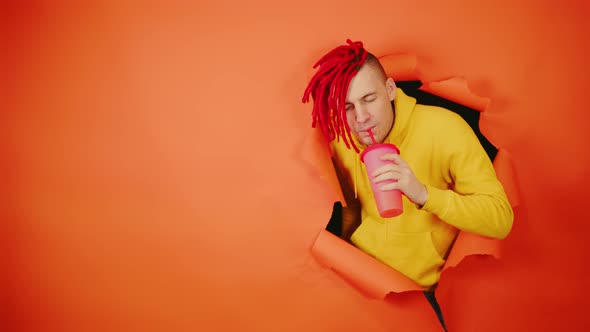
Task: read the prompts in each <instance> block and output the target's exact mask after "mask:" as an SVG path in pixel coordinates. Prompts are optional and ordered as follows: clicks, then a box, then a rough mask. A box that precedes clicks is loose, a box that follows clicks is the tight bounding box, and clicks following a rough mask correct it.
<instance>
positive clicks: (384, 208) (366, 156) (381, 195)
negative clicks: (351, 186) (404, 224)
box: [361, 143, 403, 218]
mask: <svg viewBox="0 0 590 332" xmlns="http://www.w3.org/2000/svg"><path fill="white" fill-rule="evenodd" d="M391 153H395V154H399V149H398V148H397V147H396V146H395V145H393V144H389V143H381V144H373V145H371V146H370V147H368V148H366V149H365V151H363V153H361V161H362V162H363V163H364V164H365V167H366V168H367V175H368V176H369V181H370V182H371V189H372V190H373V197H375V203H377V210H379V215H381V217H383V218H392V217H395V216H398V215H400V214H401V213H402V212H403V206H402V193H401V191H399V190H398V189H396V190H387V191H382V190H381V189H379V187H381V186H382V185H385V184H388V183H394V182H397V180H386V181H383V182H379V183H374V182H373V177H372V176H371V173H373V172H374V171H375V170H376V169H377V168H379V167H381V166H383V165H387V164H390V163H393V161H391V160H381V159H379V158H380V157H381V156H383V155H386V154H391Z"/></svg>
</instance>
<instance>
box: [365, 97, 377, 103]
mask: <svg viewBox="0 0 590 332" xmlns="http://www.w3.org/2000/svg"><path fill="white" fill-rule="evenodd" d="M375 99H377V97H375V96H371V97H367V98H365V102H367V103H370V102H372V101H375Z"/></svg>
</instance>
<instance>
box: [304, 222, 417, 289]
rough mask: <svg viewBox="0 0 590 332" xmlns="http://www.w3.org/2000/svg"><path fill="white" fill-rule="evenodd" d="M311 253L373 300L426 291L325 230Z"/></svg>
mask: <svg viewBox="0 0 590 332" xmlns="http://www.w3.org/2000/svg"><path fill="white" fill-rule="evenodd" d="M311 252H312V254H313V255H314V257H316V259H317V260H318V261H319V262H320V264H322V265H324V266H326V267H328V268H331V269H333V270H334V271H336V272H337V273H338V274H339V275H341V276H342V277H343V278H344V279H346V280H347V281H349V282H350V283H351V284H352V285H353V286H355V287H356V288H358V289H359V290H361V291H362V292H364V293H366V294H367V295H368V296H370V297H373V298H385V296H386V295H387V294H388V293H390V292H396V293H399V292H405V291H411V290H423V287H421V286H420V285H418V284H417V283H415V282H414V281H412V280H410V279H409V278H407V277H406V276H404V275H403V274H401V273H399V272H397V271H396V270H394V269H392V268H391V267H389V266H387V265H385V264H383V263H381V262H379V261H377V260H376V259H374V258H372V257H371V256H369V255H367V254H366V253H364V252H362V251H361V250H359V249H357V248H355V247H354V246H352V245H350V244H349V243H348V242H346V241H344V240H342V239H341V238H339V237H337V236H335V235H334V234H332V233H330V232H328V231H326V230H322V231H321V232H320V234H319V236H318V237H317V239H316V241H315V243H314V245H313V247H312V249H311Z"/></svg>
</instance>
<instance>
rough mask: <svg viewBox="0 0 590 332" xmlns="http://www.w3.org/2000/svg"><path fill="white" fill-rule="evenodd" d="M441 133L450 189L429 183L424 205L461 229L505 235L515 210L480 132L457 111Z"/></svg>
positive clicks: (439, 143) (441, 157)
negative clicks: (497, 175)
mask: <svg viewBox="0 0 590 332" xmlns="http://www.w3.org/2000/svg"><path fill="white" fill-rule="evenodd" d="M445 122H447V121H445ZM439 134H440V135H439V136H440V137H439V138H437V140H436V142H437V144H436V147H435V148H436V150H438V151H437V152H436V153H437V154H438V162H439V164H440V165H441V166H442V168H441V169H442V170H448V172H449V174H448V175H449V177H450V179H451V183H450V189H446V188H445V189H442V188H436V187H434V186H429V185H427V186H426V189H427V190H428V199H427V201H426V203H425V204H424V206H423V207H422V209H423V210H425V211H428V212H430V213H433V214H435V215H437V216H438V217H439V218H440V219H441V220H443V221H444V222H446V223H448V224H451V225H453V226H455V227H457V228H458V229H461V230H464V231H467V232H471V233H475V234H479V235H483V236H488V237H492V238H498V239H503V238H505V237H506V236H508V234H509V233H510V230H511V229H512V222H513V219H514V214H513V211H512V208H511V206H510V204H509V202H508V198H507V196H506V193H505V192H504V188H503V186H502V184H501V183H500V181H499V180H498V178H497V177H496V172H495V170H494V167H493V165H492V163H491V161H490V159H489V157H488V155H487V154H486V152H485V150H484V149H483V147H482V146H481V144H480V142H479V140H478V139H477V136H475V133H474V132H473V130H472V129H471V127H469V125H468V124H467V123H465V121H464V120H463V119H462V118H461V117H459V116H458V115H456V114H452V116H450V117H449V119H448V122H447V123H446V126H444V130H442V132H440V133H439Z"/></svg>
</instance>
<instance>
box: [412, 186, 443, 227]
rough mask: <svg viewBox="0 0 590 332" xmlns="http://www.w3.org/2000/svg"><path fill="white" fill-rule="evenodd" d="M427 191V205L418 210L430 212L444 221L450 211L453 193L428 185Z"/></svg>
mask: <svg viewBox="0 0 590 332" xmlns="http://www.w3.org/2000/svg"><path fill="white" fill-rule="evenodd" d="M426 190H427V191H428V198H427V199H426V203H424V205H422V207H418V209H420V210H424V211H427V212H430V213H432V214H435V215H437V216H438V217H439V218H441V219H443V217H444V216H445V214H446V213H447V210H448V209H449V201H450V199H451V196H450V194H451V193H450V192H449V191H448V190H442V189H438V188H436V187H432V186H429V185H426Z"/></svg>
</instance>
